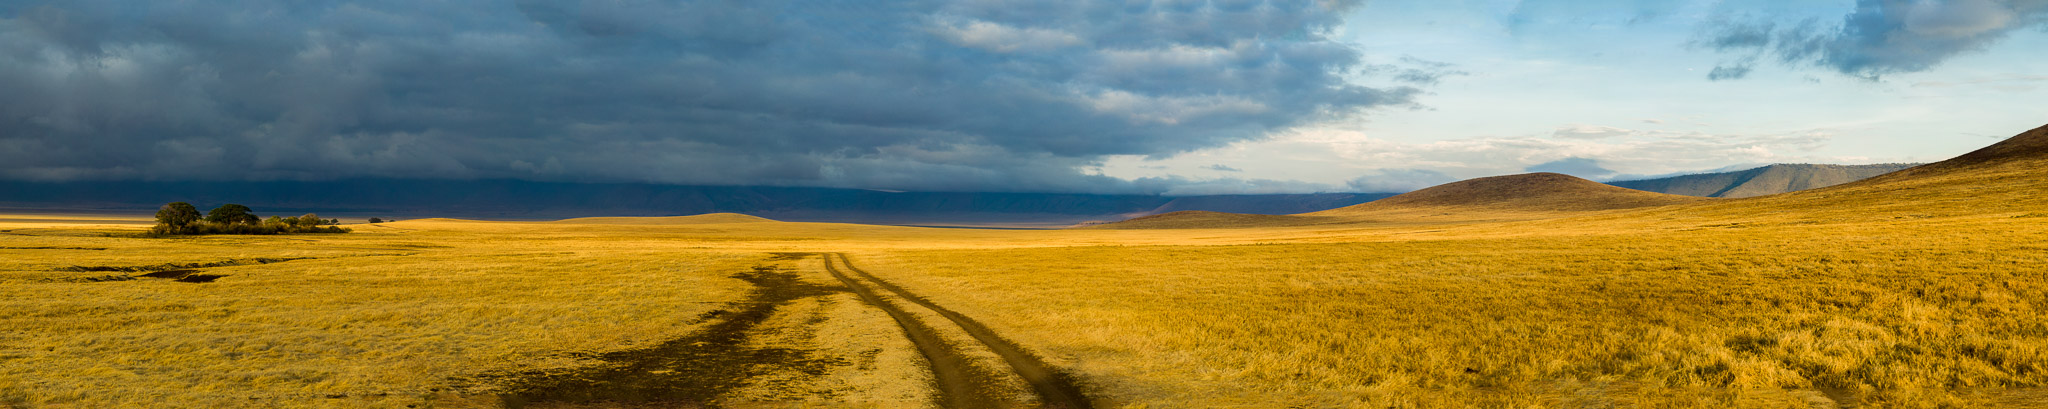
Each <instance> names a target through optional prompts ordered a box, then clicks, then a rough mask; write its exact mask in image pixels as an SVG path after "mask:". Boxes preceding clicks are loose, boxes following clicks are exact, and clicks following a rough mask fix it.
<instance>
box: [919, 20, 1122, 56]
mask: <svg viewBox="0 0 2048 409" xmlns="http://www.w3.org/2000/svg"><path fill="white" fill-rule="evenodd" d="M933 31H934V32H936V33H938V34H939V35H940V36H941V37H944V38H945V39H946V41H949V42H952V43H953V44H956V45H959V46H962V47H970V48H977V49H981V50H986V51H993V52H999V53H1011V52H1019V51H1024V52H1037V51H1050V50H1056V49H1060V48H1066V47H1073V46H1078V45H1082V44H1083V43H1084V42H1085V41H1083V40H1082V39H1081V37H1080V36H1077V35H1074V33H1069V32H1065V31H1060V30H1053V29H1045V28H1036V27H1027V28H1017V27H1011V26H1006V25H1002V24H997V23H991V22H987V21H979V20H973V21H966V22H948V23H941V24H939V26H938V27H936V28H935V29H934V30H933Z"/></svg>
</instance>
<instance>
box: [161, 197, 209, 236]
mask: <svg viewBox="0 0 2048 409" xmlns="http://www.w3.org/2000/svg"><path fill="white" fill-rule="evenodd" d="M196 221H199V208H197V207H192V204H191V203H185V202H171V203H167V204H164V207H162V208H158V209H157V210H156V223H157V230H159V231H160V232H161V233H177V232H182V231H185V230H186V229H187V228H188V226H190V225H192V222H196Z"/></svg>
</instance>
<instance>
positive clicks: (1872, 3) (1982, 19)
mask: <svg viewBox="0 0 2048 409" xmlns="http://www.w3.org/2000/svg"><path fill="white" fill-rule="evenodd" d="M2044 22H2048V0H1947V1H1913V0H1858V1H1857V2H1856V10H1855V11H1854V12H1851V13H1850V14H1849V15H1847V16H1844V17H1843V18H1842V20H1841V22H1840V23H1839V24H1824V23H1823V22H1820V21H1806V22H1802V23H1800V24H1794V25H1789V26H1781V25H1778V24H1776V23H1775V22H1769V21H1730V22H1724V23H1722V24H1718V25H1716V26H1714V27H1712V28H1711V29H1710V30H1709V31H1708V32H1707V33H1706V34H1705V35H1704V36H1703V38H1702V40H1701V41H1700V43H1701V44H1703V45H1705V46H1707V47H1709V48H1713V49H1715V50H1719V51H1723V52H1735V53H1745V54H1747V55H1748V57H1745V58H1756V57H1761V56H1771V57H1775V58H1776V59H1777V60H1778V61H1780V62H1784V63H1787V64H1793V65H1810V66H1815V67H1821V68H1824V69H1828V70H1832V71H1836V72H1839V73H1842V74H1845V75H1850V76H1856V77H1863V78H1870V79H1876V78H1878V77H1880V76H1883V75H1885V74H1893V73H1905V72H1919V71H1926V70H1928V69H1932V68H1934V67H1935V66H1937V65H1939V64H1941V62H1943V61H1946V60H1948V59H1950V58H1954V57H1955V56H1957V55H1960V54H1963V53H1966V52H1970V51H1976V50H1980V49H1983V48H1985V47H1988V46H1990V45H1991V44H1993V43H1996V42H1997V41H1999V40H2001V39H2004V38H2005V37H2006V36H2007V35H2008V34H2010V33H2011V32H2012V31H2014V30H2020V29H2025V28H2028V27H2037V26H2041V25H2043V23H2044ZM1744 67H1746V65H1744ZM1722 74H1727V73H1724V72H1723V71H1721V70H1720V69H1716V70H1715V73H1714V74H1710V76H1712V77H1714V78H1713V79H1726V78H1731V77H1729V76H1726V75H1722ZM1743 74H1747V71H1746V70H1744V71H1743ZM1741 76H1742V75H1734V76H1733V77H1732V78H1740V77H1741Z"/></svg>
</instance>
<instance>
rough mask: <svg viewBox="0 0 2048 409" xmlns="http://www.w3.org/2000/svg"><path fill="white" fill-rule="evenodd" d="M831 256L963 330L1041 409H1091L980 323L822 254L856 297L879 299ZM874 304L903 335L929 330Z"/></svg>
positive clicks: (1066, 382) (1067, 379)
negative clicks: (1005, 366)
mask: <svg viewBox="0 0 2048 409" xmlns="http://www.w3.org/2000/svg"><path fill="white" fill-rule="evenodd" d="M834 255H837V256H839V262H840V264H844V265H845V266H846V269H847V270H848V271H851V272H852V273H853V274H854V275H857V276H859V277H860V278H861V279H862V280H866V281H868V282H872V283H875V285H876V286H879V287H882V288H883V289H886V290H888V291H889V292H891V293H895V295H896V296H897V297H901V298H903V299H905V300H909V301H910V302H912V303H915V304H917V305H920V306H923V307H925V308H927V309H930V310H931V311H932V312H935V313H938V314H939V315H940V316H943V317H946V319H947V320H949V321H952V322H953V324H954V325H958V326H959V327H960V329H962V330H965V331H966V332H967V334H968V335H970V336H973V337H974V339H975V340H976V341H980V342H981V343H982V344H983V345H984V346H986V347H988V349H989V350H990V351H993V352H995V353H996V355H997V356H1001V357H1002V358H1003V361H1005V362H1008V363H1009V364H1010V368H1011V370H1012V371H1014V372H1016V374H1017V376H1018V377H1020V378H1023V379H1024V382H1025V383H1028V384H1030V385H1031V388H1032V389H1033V390H1034V391H1035V392H1037V393H1038V396H1039V399H1040V400H1041V402H1043V403H1044V404H1045V407H1050V408H1068V409H1092V408H1093V407H1094V405H1093V404H1092V403H1091V402H1089V400H1088V397H1087V395H1084V394H1082V393H1081V388H1080V384H1079V383H1078V382H1075V379H1074V378H1073V376H1072V375H1070V374H1068V373H1066V372H1063V371H1060V370H1058V369H1057V368H1055V367H1053V366H1052V365H1049V364H1046V363H1045V360H1043V359H1040V358H1039V357H1038V356H1037V355H1033V354H1031V353H1030V352H1027V351H1025V350H1024V348H1023V347H1021V346H1018V345H1017V344H1016V343H1015V342H1011V341H1010V340H1009V339H1006V338H1003V337H1002V336H1000V335H997V334H996V333H995V331H992V330H989V329H988V327H987V326H984V325H982V324H981V322H979V321H975V320H974V319H973V318H969V317H967V316H965V315H961V314H960V313H957V312H953V310H949V309H946V308H945V307H940V306H939V305H938V304H936V303H933V302H931V300H928V299H925V298H924V297H922V296H919V295H916V294H913V293H911V292H910V291H908V290H904V289H903V287H898V286H896V285H895V284H892V283H889V282H888V281H883V280H882V279H880V278H876V277H875V276H874V275H872V274H868V272H867V271H864V270H861V269H860V268H859V267H854V266H853V260H852V259H849V258H847V257H846V254H845V253H830V254H826V255H825V268H826V270H827V271H830V272H831V273H832V275H833V276H834V277H838V278H839V279H840V281H843V282H845V283H846V285H847V287H851V288H854V291H855V292H856V293H859V294H861V296H862V297H863V298H868V299H870V300H871V301H870V302H873V301H876V300H879V298H880V297H875V296H873V295H872V294H873V290H871V289H868V288H866V287H864V286H862V285H860V284H859V283H857V282H855V280H851V279H848V278H847V277H846V276H845V275H844V274H841V273H840V272H839V270H838V269H837V268H834V267H833V266H832V256H834ZM875 304H876V305H877V306H879V307H881V308H883V309H884V310H889V314H890V316H892V317H898V318H897V322H899V323H904V324H905V326H904V329H905V332H910V327H911V326H912V324H911V323H916V324H915V325H916V326H917V327H919V328H922V329H923V330H924V331H925V332H927V333H929V332H930V328H929V327H925V326H924V324H923V323H922V322H919V321H917V320H916V319H914V318H912V317H909V315H908V314H903V313H902V312H901V310H899V309H896V308H895V307H894V306H892V305H889V304H885V303H879V302H876V303H875ZM906 318H908V319H906ZM918 344H919V347H920V348H923V345H924V342H922V341H920V342H918ZM938 366H939V365H938V363H937V362H934V363H933V367H934V368H933V372H934V373H935V375H936V372H937V371H938ZM946 407H957V406H946Z"/></svg>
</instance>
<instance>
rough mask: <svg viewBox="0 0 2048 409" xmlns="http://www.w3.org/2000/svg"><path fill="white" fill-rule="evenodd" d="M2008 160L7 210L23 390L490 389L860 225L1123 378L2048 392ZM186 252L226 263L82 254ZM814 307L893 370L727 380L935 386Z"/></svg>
mask: <svg viewBox="0 0 2048 409" xmlns="http://www.w3.org/2000/svg"><path fill="white" fill-rule="evenodd" d="M2042 132H2043V131H2039V130H2037V131H2036V132H2034V133H2036V134H2038V133H2042ZM2043 138H2048V136H2044V137H2043ZM2037 139H2038V138H2037ZM2010 156H2011V155H2005V156H2000V157H1997V158H1995V159H1998V160H1996V161H1987V160H1966V161H1959V162H1955V163H1950V164H1947V165H1937V166H1932V167H1929V168H1923V169H1918V170H1915V171H1908V172H1907V173H1905V174H1903V175H1898V176H1888V177H1880V178H1877V179H1874V180H1872V181H1867V182H1860V183H1854V184H1849V185H1843V186H1836V187H1831V188H1825V189H1819V190H1814V191H1808V192H1798V193H1792V194H1785V195H1776V196H1766V197H1760V198H1750V199H1739V200H1712V201H1700V202H1694V203H1682V204H1676V205H1670V206H1662V207H1648V208H1637V209H1618V210H1602V209H1595V210H1586V211H1579V210H1573V211H1557V210H1556V209H1536V210H1528V209H1498V208H1478V209H1473V208H1466V209H1462V210H1459V211H1460V212H1462V214H1460V215H1458V216H1457V217H1450V218H1440V219H1432V218H1431V217H1434V216H1437V215H1439V213H1433V212H1434V211H1436V210H1435V209H1428V210H1422V209H1420V208H1407V209H1379V210H1377V211H1375V212H1369V213H1370V214H1369V215H1354V216H1345V215H1341V214H1339V215H1317V216H1304V217H1319V218H1326V219H1317V220H1318V221H1317V222H1316V223H1299V224H1286V223H1282V224H1280V225H1265V226H1263V227H1258V228H1232V227H1237V226H1234V225H1232V224H1231V223H1230V221H1231V220H1237V219H1248V220H1251V219H1255V221H1261V222H1262V221H1263V220H1268V219H1267V218H1230V217H1223V218H1212V219H1210V220H1224V221H1225V222H1219V223H1217V224H1215V225H1211V226H1204V225H1201V224H1199V223H1183V224H1177V225H1174V226H1171V227H1176V228H1175V229H1126V230H1117V229H1075V230H1062V231H1015V230H971V229H926V228H910V227H886V226H861V225H847V224H825V223H780V222H771V221H761V220H753V219H750V218H747V217H744V216H737V215H713V216H706V217H694V218H663V219H585V220H570V221H562V222H474V221H461V220H446V219H427V220H412V221H406V222H399V223H387V224H381V225H357V226H353V227H356V228H357V232H356V233H350V234H344V235H287V236H261V237H227V236H214V237H201V238H171V239H164V238H143V237H138V236H134V235H132V233H134V232H136V231H139V230H140V229H141V227H137V226H120V225H98V224H70V223H66V222H64V221H61V220H59V221H52V220H39V221H35V222H6V221H4V220H0V295H4V297H0V406H6V405H14V406H28V407H116V406H169V407H219V406H266V407H268V406H286V407H335V406H341V407H389V406H403V405H416V406H418V405H426V406H492V405H496V404H497V403H496V401H493V400H491V399H479V398H477V397H479V396H491V394H493V393H498V392H501V391H502V390H501V389H494V388H499V387H504V386H503V385H492V384H489V383H487V382H486V383H481V384H479V383H476V382H470V381H465V380H474V379H478V378H476V377H477V376H479V375H482V374H490V373H504V372H507V371H533V370H540V371H549V370H573V369H576V368H587V367H591V366H593V365H599V364H602V363H601V362H595V361H592V360H591V359H589V358H588V357H589V356H591V354H594V353H604V352H611V351H629V350H635V349H644V348H649V347H651V346H654V345H659V344H661V343H663V342H664V341H668V340H674V339H679V338H683V337H687V336H691V335H692V334H695V333H697V332H698V331H700V330H702V329H703V327H704V323H705V320H704V319H702V318H701V317H703V316H705V314H708V313H711V312H712V311H714V310H717V309H720V308H731V306H732V305H735V304H733V303H734V302H739V301H744V300H746V299H748V297H750V294H757V293H758V290H757V289H753V288H750V286H749V284H748V283H747V282H746V281H744V280H741V279H739V278H736V277H735V276H733V275H732V273H733V272H735V271H744V270H746V269H749V268H753V267H756V266H763V265H773V266H781V267H786V268H790V269H794V270H793V271H800V274H801V277H802V279H803V280H804V281H806V282H810V283H813V284H817V285H821V286H826V287H830V286H833V285H835V284H833V283H832V281H831V279H830V278H828V277H827V276H825V275H824V274H823V273H822V272H821V271H820V270H819V268H820V267H819V264H818V263H819V260H818V258H816V257H815V256H813V257H811V258H808V259H802V260H789V259H787V257H783V256H778V255H776V254H775V253H785V252H844V253H847V254H848V255H849V257H848V260H849V261H851V262H852V263H854V264H857V265H859V266H861V268H863V269H865V270H866V271H869V272H872V273H873V274H874V275H875V276H878V277H879V278H881V279H885V280H889V281H891V282H894V283H896V284H898V285H901V286H903V287H905V288H907V289H910V290H912V291H914V292H916V293H918V294H922V295H923V296H924V297H926V298H928V299H930V301H932V302H935V303H937V304H940V305H944V306H946V307H947V308H949V309H951V310H953V311H955V312H958V313H960V314H963V315H966V316H970V317H973V318H974V319H976V320H978V321H980V322H982V323H984V324H986V325H987V326H988V327H989V328H990V329H992V330H994V331H995V332H997V333H1000V334H1002V335H1003V336H1005V337H1007V338H1008V339H1010V340H1012V341H1015V343H1016V344H1018V345H1021V346H1023V347H1024V348H1026V349H1028V350H1030V351H1032V352H1033V353H1035V354H1037V355H1039V356H1041V357H1042V358H1044V359H1045V360H1046V361H1048V362H1049V363H1051V364H1053V365H1055V366H1059V367H1061V368H1064V369H1065V370H1067V371H1070V372H1071V373H1072V374H1074V375H1075V376H1076V377H1077V378H1078V379H1080V380H1081V381H1082V382H1083V383H1084V384H1085V385H1084V387H1085V388H1086V389H1087V391H1088V392H1089V394H1090V395H1091V396H1093V397H1094V398H1095V399H1097V400H1098V403H1099V404H1100V405H1098V406H1104V407H1133V408H1159V407H1376V408H1383V407H1484V408H1535V407H1643V408H1664V407H1702V408H1720V407H1759V408H1766V407H1768V408H1823V407H1851V406H1855V407H1930V408H1946V407H2048V393H2043V392H2042V391H2043V390H2044V389H2042V388H2043V387H2048V195H2041V194H2039V192H2043V191H2048V178H2044V177H2042V176H2041V175H2043V174H2044V173H2043V172H2048V160H2044V159H2041V157H2042V156H2041V155H2034V156H2026V157H2017V158H2015V157H2010ZM1967 158H1968V157H1966V159H1967ZM1980 159H1981V157H1980ZM1596 207H1597V206H1596ZM1337 213H1343V212H1337ZM1346 217H1350V218H1349V219H1345V218H1346ZM0 219H7V218H6V217H0ZM19 219H20V220H26V219H31V218H29V217H23V218H19ZM78 220H96V219H94V218H79V219H78ZM1189 227H1210V228H1189ZM778 257H782V258H778ZM287 259H289V260H287ZM776 260H782V261H776ZM165 264H178V265H189V264H201V265H207V266H208V267H201V268H202V269H203V270H204V271H205V272H206V273H208V274H218V275H225V277H222V278H220V279H219V280H217V281H215V282H211V283H204V284H195V283H180V282H173V281H169V280H156V279H128V278H129V277H131V276H133V275H134V273H132V272H108V271H77V270H80V269H76V268H73V267H80V266H84V267H92V266H99V267H142V266H162V265H165ZM835 288H836V287H835ZM835 291H836V290H835ZM807 300H809V301H804V303H800V304H792V306H791V307H789V308H786V309H781V310H776V312H775V314H777V315H775V316H774V317H772V318H770V319H769V320H768V321H767V322H768V323H767V324H764V325H766V326H767V327H769V328H771V329H774V330H772V331H770V332H771V333H774V334H783V335H776V336H775V337H770V339H768V340H767V341H763V342H781V343H784V344H791V345H796V344H801V345H807V347H812V348H817V349H818V350H821V351H839V352H833V353H841V352H844V353H848V354H856V355H858V354H868V355H875V356H880V357H882V358H878V361H876V362H879V363H877V364H875V365H870V366H872V367H874V368H878V369H860V370H858V371H853V370H842V369H835V370H834V371H837V372H831V374H830V375H828V376H827V377H828V378H831V379H833V380H832V381H830V382H824V381H810V382H812V383H813V385H812V386H806V387H805V388H810V389H804V388H798V389H773V388H768V389H763V388H762V387H760V385H752V386H749V387H748V388H744V389H741V390H739V391H738V392H734V394H735V395H734V396H735V397H734V398H732V399H733V400H731V401H728V403H731V404H734V405H737V404H738V403H741V402H743V401H749V400H761V401H770V402H788V401H797V402H802V401H812V403H814V404H821V405H825V406H840V405H856V406H861V405H865V406H869V407H897V406H903V405H910V404H912V403H910V402H908V401H906V399H909V400H915V399H914V397H916V396H919V395H920V394H925V393H929V391H925V390H921V389H919V388H918V387H917V385H914V384H915V383H916V382H921V381H913V382H911V384H905V383H903V382H902V381H900V380H899V381H891V379H922V378H918V376H922V375H918V374H917V373H916V366H917V365H920V364H922V361H921V360H920V359H918V358H916V357H914V356H911V355H912V354H911V353H909V352H906V351H909V349H908V348H909V347H907V346H905V343H904V341H902V339H901V338H900V334H897V335H894V336H893V337H892V335H890V334H892V332H891V331H894V330H895V329H894V327H893V326H892V325H894V324H893V323H891V322H889V321H888V318H886V317H883V316H881V315H879V313H877V312H875V311H874V310H873V309H872V308H865V309H864V308H852V307H855V306H860V305H862V304H860V303H859V302H858V301H857V299H855V298H852V297H851V296H850V295H848V294H844V293H835V294H832V295H829V296H820V297H813V298H808V299H807ZM802 314H812V315H813V316H816V317H818V318H816V319H815V320H813V321H805V319H801V317H802V316H803V315H802ZM924 319H928V320H931V319H936V318H932V317H929V316H927V317H924ZM798 322H825V323H828V324H824V325H822V326H816V325H812V324H794V323H798ZM775 328H781V329H775ZM806 328H808V329H806ZM877 331H879V332H877ZM813 333H815V334H813ZM788 334H799V335H801V334H812V335H802V336H796V335H788ZM950 336H953V337H958V335H957V334H956V335H950ZM789 337H795V338H800V339H783V338H789ZM778 340H779V341H778ZM877 345H879V346H877ZM849 371H851V372H849ZM784 375H787V374H784ZM784 375H777V376H784ZM833 385H836V386H833ZM835 388H836V389H835ZM806 390H814V391H823V390H836V391H840V392H834V393H840V394H839V395H831V394H827V393H824V392H819V393H818V395H804V394H803V392H802V391H806ZM860 390H866V391H874V392H872V393H868V394H865V395H861V394H858V393H854V392H849V391H860ZM792 391H795V392H792ZM342 395H345V396H346V397H344V398H329V396H342ZM824 395H831V396H824ZM818 402H825V403H818Z"/></svg>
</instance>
